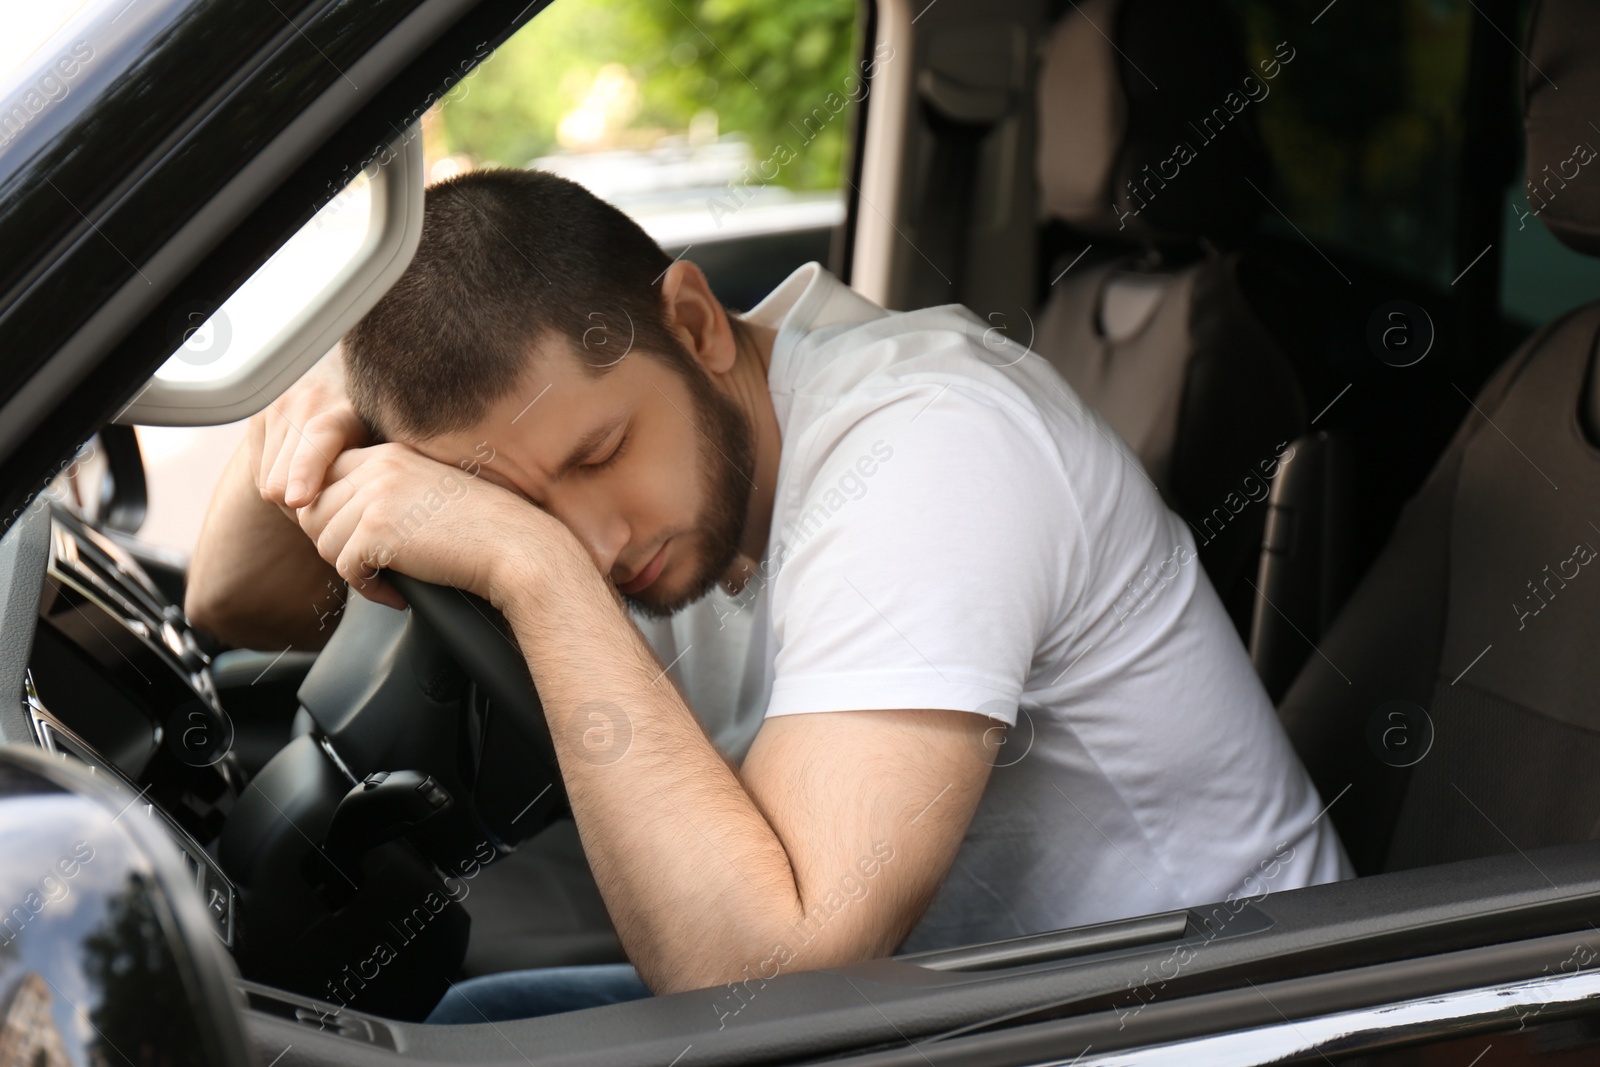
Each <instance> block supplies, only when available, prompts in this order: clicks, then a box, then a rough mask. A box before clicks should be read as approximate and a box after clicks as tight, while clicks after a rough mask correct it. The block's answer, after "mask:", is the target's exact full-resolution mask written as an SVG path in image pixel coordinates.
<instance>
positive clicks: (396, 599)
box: [350, 565, 409, 611]
mask: <svg viewBox="0 0 1600 1067" xmlns="http://www.w3.org/2000/svg"><path fill="white" fill-rule="evenodd" d="M358 570H359V572H360V574H358V575H357V577H356V578H355V579H354V580H352V581H351V583H350V588H352V589H354V590H355V591H356V592H358V593H360V594H361V595H362V596H364V597H366V598H367V599H368V600H371V601H373V602H375V603H378V604H382V605H384V606H385V607H390V608H394V609H395V610H396V611H404V610H406V608H407V607H408V606H409V605H407V603H406V598H405V597H403V596H401V595H400V591H399V590H398V589H396V588H395V587H394V585H393V584H391V583H390V582H389V580H388V579H387V578H384V577H383V576H381V575H374V577H372V578H370V579H365V580H363V579H362V578H361V577H360V575H361V574H374V568H373V567H371V566H370V565H369V566H366V567H361V568H358Z"/></svg>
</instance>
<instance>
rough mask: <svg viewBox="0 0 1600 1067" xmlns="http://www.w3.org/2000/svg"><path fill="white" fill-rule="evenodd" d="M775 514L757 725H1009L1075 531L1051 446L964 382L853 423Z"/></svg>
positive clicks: (901, 400)
mask: <svg viewBox="0 0 1600 1067" xmlns="http://www.w3.org/2000/svg"><path fill="white" fill-rule="evenodd" d="M833 417H834V418H836V419H846V418H848V419H853V420H854V421H853V422H852V423H851V424H850V428H849V430H848V431H847V432H844V433H842V434H838V435H835V437H836V439H835V440H834V441H833V443H831V444H830V445H828V447H826V449H825V450H822V451H823V452H824V454H823V455H821V456H820V457H801V462H803V463H805V464H806V466H805V468H804V470H803V474H804V475H805V476H806V478H805V483H804V484H805V485H806V487H807V488H806V489H805V491H804V492H803V493H802V494H801V499H800V500H798V501H797V502H796V504H795V506H793V507H792V508H790V509H788V510H787V512H786V513H785V514H784V515H782V516H780V517H779V519H780V522H781V523H782V525H781V527H780V529H779V531H778V532H777V534H778V536H777V543H779V544H781V546H782V547H781V548H780V549H778V550H777V552H776V553H775V554H776V556H777V559H778V562H779V567H778V570H777V572H776V576H775V577H773V578H772V579H771V585H770V590H771V597H772V599H771V605H770V606H771V612H772V623H773V635H774V637H775V639H776V642H777V645H776V654H775V659H774V674H773V686H772V692H771V699H770V703H769V705H768V707H767V714H768V715H769V716H770V715H790V714H796V713H802V712H817V711H847V710H858V709H890V708H944V709H952V710H958V711H973V712H979V713H982V714H985V715H988V716H991V717H993V718H998V719H1001V720H1003V721H1005V722H1006V723H1007V724H1008V725H1014V724H1015V723H1016V716H1017V705H1018V702H1019V700H1020V698H1021V695H1022V692H1023V688H1024V686H1025V683H1026V682H1027V679H1028V675H1029V671H1030V667H1031V664H1032V662H1033V658H1034V653H1035V650H1036V649H1037V648H1038V647H1039V644H1040V641H1041V638H1042V636H1043V635H1044V634H1045V633H1046V632H1047V631H1048V630H1049V629H1050V628H1051V626H1052V624H1053V622H1054V621H1056V620H1058V619H1059V618H1060V616H1061V613H1062V611H1063V610H1064V609H1065V608H1066V606H1067V605H1066V601H1067V598H1068V587H1069V581H1068V579H1069V572H1068V567H1069V559H1070V558H1071V557H1072V556H1073V555H1074V546H1075V544H1076V543H1077V542H1078V541H1079V540H1080V539H1081V537H1082V531H1083V523H1082V519H1081V517H1080V516H1079V513H1078V510H1077V507H1076V505H1075V503H1074V502H1073V500H1072V496H1071V492H1070V488H1069V486H1068V485H1067V483H1066V480H1065V477H1064V474H1063V472H1062V467H1061V463H1060V460H1059V457H1057V456H1055V455H1054V453H1053V451H1052V446H1051V445H1050V443H1049V439H1048V437H1047V435H1045V434H1044V432H1043V430H1042V429H1041V428H1040V427H1039V426H1037V425H1036V424H1035V425H1033V426H1029V425H1027V420H1026V419H1023V418H1019V417H1018V413H1017V412H1016V411H1014V410H1008V409H1007V408H1006V406H1005V405H1003V404H1000V403H998V402H997V401H995V400H994V399H992V398H986V397H984V396H982V395H969V393H968V390H967V389H965V388H963V387H961V386H941V385H938V384H937V383H935V384H931V385H930V386H929V387H928V388H926V389H924V388H909V387H908V388H906V389H905V390H904V393H903V395H898V396H896V397H895V398H894V399H893V400H892V401H891V402H889V403H886V404H883V405H881V406H877V407H874V408H872V409H871V410H870V411H868V412H867V413H865V414H864V415H861V416H859V417H857V416H856V414H855V413H853V412H851V411H850V410H848V409H846V410H841V411H839V412H836V413H835V415H834V416H833Z"/></svg>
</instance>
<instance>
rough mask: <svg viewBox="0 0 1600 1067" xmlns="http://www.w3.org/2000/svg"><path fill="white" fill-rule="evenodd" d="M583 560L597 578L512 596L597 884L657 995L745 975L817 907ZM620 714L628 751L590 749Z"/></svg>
mask: <svg viewBox="0 0 1600 1067" xmlns="http://www.w3.org/2000/svg"><path fill="white" fill-rule="evenodd" d="M574 566H576V567H584V568H587V570H588V574H587V575H581V576H580V575H578V574H576V573H566V574H562V575H560V576H559V579H558V580H557V581H551V580H550V578H549V576H548V575H544V576H536V575H534V574H532V573H529V574H528V575H527V576H526V578H525V579H524V580H523V584H522V585H521V587H520V588H518V585H517V583H516V582H515V581H514V582H513V583H510V584H509V585H508V590H509V591H508V593H507V595H506V596H505V597H504V598H503V599H504V601H505V606H504V610H505V612H506V615H507V617H508V619H509V621H510V622H511V624H512V628H513V630H514V631H515V633H516V636H517V640H518V643H519V644H520V645H521V647H522V650H523V652H524V654H525V655H526V656H527V659H528V662H529V666H530V668H531V670H532V672H533V677H534V682H535V684H536V685H537V686H538V689H539V696H540V699H541V700H542V701H543V703H544V708H545V714H546V717H547V718H548V719H549V721H550V724H551V732H552V734H553V736H554V739H555V745H556V755H557V758H558V760H559V762H560V766H561V772H562V777H563V779H564V780H565V782H566V787H567V793H568V797H569V799H570V801H571V804H572V810H573V815H574V817H575V819H576V821H577V824H578V832H579V836H580V837H581V838H582V840H583V844H584V851H585V853H586V854H587V855H588V857H589V861H590V865H591V866H592V868H593V870H594V874H595V880H596V883H597V884H598V885H599V888H600V892H601V895H602V896H603V897H604V899H605V901H606V907H607V909H608V910H609V911H610V913H611V918H612V921H613V922H614V923H615V924H616V927H617V932H618V935H619V936H620V938H621V940H622V943H623V945H624V947H625V948H626V949H627V951H628V956H629V958H630V959H631V960H632V961H633V963H634V965H635V966H636V967H638V969H639V972H640V974H641V975H642V976H643V977H644V979H645V982H646V984H648V985H649V986H650V988H651V989H652V990H653V991H654V992H656V993H666V992H676V991H680V990H684V989H697V988H702V987H705V986H710V985H716V984H719V983H721V982H726V981H732V980H735V979H737V978H739V977H741V970H742V969H743V968H745V967H746V966H749V967H751V968H752V969H753V968H754V967H755V966H756V965H757V963H758V962H759V961H760V960H761V959H762V957H763V956H764V955H770V953H771V950H772V947H773V944H774V942H775V941H776V940H779V939H782V938H784V937H786V936H788V935H789V932H790V930H791V929H792V928H793V927H794V926H795V924H797V923H799V922H800V921H801V919H802V918H803V916H804V911H803V909H802V905H801V900H800V895H799V890H798V888H797V883H796V880H795V873H794V869H793V867H792V866H791V863H790V857H789V856H788V854H787V853H786V851H785V849H784V847H783V844H782V843H781V842H780V841H779V839H778V837H777V835H776V833H774V831H773V829H772V827H771V825H770V824H769V823H768V822H767V821H766V819H765V818H764V817H763V816H762V814H761V812H760V810H759V809H758V808H757V807H756V805H755V803H754V802H753V801H752V800H751V798H750V796H749V794H748V793H747V792H746V791H745V789H744V787H743V785H742V784H741V783H740V780H739V778H738V776H737V775H736V774H735V773H734V771H733V770H732V769H731V768H730V767H729V765H728V764H727V763H726V762H725V761H724V760H723V758H722V756H721V755H720V754H719V753H718V752H717V750H716V748H715V747H714V746H713V745H712V744H711V741H710V740H709V739H708V738H707V737H706V734H705V731H704V730H703V729H701V727H700V724H699V721H698V720H697V719H696V718H695V717H694V714H693V712H692V711H691V710H690V709H689V707H688V706H687V705H686V704H685V703H684V701H683V699H682V697H681V696H680V695H679V693H678V691H677V689H676V687H675V686H674V685H673V684H672V681H671V680H670V679H669V678H667V676H666V672H665V671H664V670H663V669H662V667H661V664H660V663H659V662H658V661H657V659H656V657H655V655H654V653H653V652H652V651H651V649H650V647H649V645H648V644H646V642H645V641H644V638H643V637H642V636H641V635H640V634H639V631H638V629H637V628H636V627H635V626H634V625H633V624H632V622H631V620H629V619H628V617H627V616H626V615H625V614H624V613H623V611H622V610H621V607H620V605H619V604H618V602H617V600H616V598H615V593H614V592H613V591H612V590H611V588H610V586H609V585H607V584H606V582H605V580H604V579H603V578H601V577H600V575H599V573H598V572H597V571H595V570H594V568H593V566H592V564H589V563H588V561H586V560H578V561H576V563H575V564H569V565H566V567H567V569H568V570H569V571H570V570H571V569H572V568H573V567H574ZM541 569H546V568H541ZM552 589H558V590H559V591H558V592H555V593H552V592H551V590H552ZM596 716H598V718H597V717H596ZM607 721H609V723H610V725H611V727H612V734H611V736H612V737H613V738H614V739H619V740H618V743H626V744H627V746H628V747H627V749H626V752H625V753H623V754H622V755H621V758H617V756H618V754H617V753H616V752H615V751H612V750H599V751H597V750H596V749H594V748H591V747H589V746H588V745H587V744H586V735H588V736H593V735H592V733H591V731H592V730H594V729H595V727H596V726H604V725H605V723H606V722H607ZM619 728H620V729H619ZM624 736H625V737H626V741H625V742H623V741H621V740H620V739H621V738H622V737H624ZM789 939H790V940H793V938H792V937H790V938H789ZM827 951H828V947H827V945H826V942H821V941H819V942H818V943H817V944H814V945H811V946H808V947H807V951H806V952H805V953H804V954H803V958H801V959H800V961H799V962H798V963H797V964H795V966H797V967H815V966H821V965H826V964H827V963H829V962H836V961H833V960H830V959H827V958H825V956H824V954H825V953H826V952H827Z"/></svg>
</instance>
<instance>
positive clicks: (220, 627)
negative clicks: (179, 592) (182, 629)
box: [183, 574, 236, 644]
mask: <svg viewBox="0 0 1600 1067" xmlns="http://www.w3.org/2000/svg"><path fill="white" fill-rule="evenodd" d="M183 613H184V615H186V616H187V617H188V619H189V624H190V625H191V626H194V627H195V628H197V629H200V630H204V631H205V632H206V633H208V634H210V635H211V636H212V637H215V638H216V639H217V640H219V641H223V642H226V643H228V644H235V643H236V642H234V640H233V635H234V621H233V619H231V618H230V617H229V613H228V610H227V605H226V598H224V597H219V596H217V595H216V592H215V586H214V585H213V584H212V583H209V582H204V581H196V580H195V577H194V575H193V574H191V575H190V577H189V581H188V582H187V583H186V585H185V587H184V591H183Z"/></svg>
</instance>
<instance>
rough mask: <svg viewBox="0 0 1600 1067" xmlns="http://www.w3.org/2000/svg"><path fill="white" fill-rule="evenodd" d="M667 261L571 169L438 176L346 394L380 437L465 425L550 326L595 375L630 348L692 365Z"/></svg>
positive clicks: (352, 356) (347, 361)
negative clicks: (674, 325) (674, 324)
mask: <svg viewBox="0 0 1600 1067" xmlns="http://www.w3.org/2000/svg"><path fill="white" fill-rule="evenodd" d="M671 265H672V260H671V259H670V258H669V257H668V256H667V254H666V253H665V252H663V251H662V250H661V246H659V245H658V244H656V242H655V241H654V240H653V239H652V238H651V237H650V235H649V234H647V233H645V232H644V230H643V229H641V228H640V227H639V224H638V223H636V222H634V221H633V220H632V219H631V218H629V217H628V216H627V215H624V214H623V213H622V212H621V211H619V210H617V209H616V208H615V207H613V206H612V205H610V204H608V203H606V202H605V201H604V200H601V199H600V198H599V197H597V196H595V195H594V194H593V193H591V192H589V191H588V190H587V189H585V188H584V187H583V186H581V185H578V184H577V183H576V182H572V181H568V180H567V179H565V178H559V177H557V176H555V175H553V174H546V173H543V172H541V171H536V170H511V169H497V170H480V171H473V172H471V173H468V174H464V175H462V176H460V177H457V178H452V179H451V180H449V181H446V182H441V183H440V184H438V185H435V186H433V187H431V188H430V189H429V190H428V192H427V199H426V207H425V210H424V214H423V221H422V238H421V242H420V243H419V244H418V246H417V251H416V255H415V256H414V257H413V258H412V260H411V263H410V265H409V266H407V267H406V269H405V273H403V274H402V275H401V276H400V279H399V281H397V282H395V284H394V286H393V287H392V288H391V289H390V290H389V291H388V292H387V293H385V294H384V296H383V298H382V299H380V300H379V301H378V303H377V304H376V305H374V306H373V308H372V310H371V311H369V312H367V314H366V316H365V317H364V318H362V319H361V321H360V322H358V323H357V324H356V325H355V327H354V328H353V329H351V330H350V332H349V333H348V334H346V335H345V338H344V368H345V383H346V388H347V389H348V391H349V394H350V400H351V403H352V404H353V405H354V407H355V409H356V412H357V414H359V415H360V416H361V418H362V419H363V420H364V421H365V422H366V424H367V426H368V428H369V429H370V430H371V431H372V433H373V436H374V439H376V440H380V441H381V440H385V439H387V438H388V437H389V436H391V435H393V434H395V433H404V434H407V435H411V436H415V437H419V438H430V437H436V436H439V435H441V434H446V433H453V432H459V431H461V430H466V429H468V428H470V427H472V426H474V425H476V424H477V423H478V422H479V421H481V420H482V419H483V417H484V415H485V413H486V412H487V410H488V408H489V406H490V405H491V404H493V403H495V402H496V401H498V400H500V399H501V398H502V397H504V396H506V395H507V394H508V393H510V392H511V390H512V389H513V388H514V387H515V386H516V384H517V382H518V380H519V379H520V377H521V375H522V374H523V372H524V370H525V369H526V367H527V365H528V360H529V356H530V354H531V353H532V350H533V349H532V346H533V344H534V343H535V342H536V341H540V340H543V339H548V338H561V339H564V340H565V341H566V342H567V347H569V348H570V349H571V350H572V351H573V353H574V354H575V355H576V356H577V357H578V358H579V359H581V360H582V361H583V363H584V365H585V366H587V367H589V368H590V369H591V370H592V371H593V372H594V373H597V374H599V373H604V371H605V369H606V368H607V367H609V366H611V365H613V364H614V363H616V362H617V360H618V359H620V358H621V356H622V355H623V354H624V353H625V352H628V351H635V352H639V353H642V354H647V355H651V356H654V357H656V358H659V359H663V360H665V361H666V362H667V363H669V364H673V365H677V366H679V368H680V369H684V370H687V368H686V367H684V366H683V364H684V363H686V362H687V361H689V360H690V356H689V354H688V352H687V351H685V349H684V348H683V345H682V344H681V343H680V342H679V340H678V338H677V337H676V336H675V335H674V334H673V333H672V331H671V330H669V329H668V328H667V325H666V321H665V317H664V315H663V310H662V303H661V278H662V275H663V274H664V273H665V272H666V269H667V268H668V267H669V266H671Z"/></svg>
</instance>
